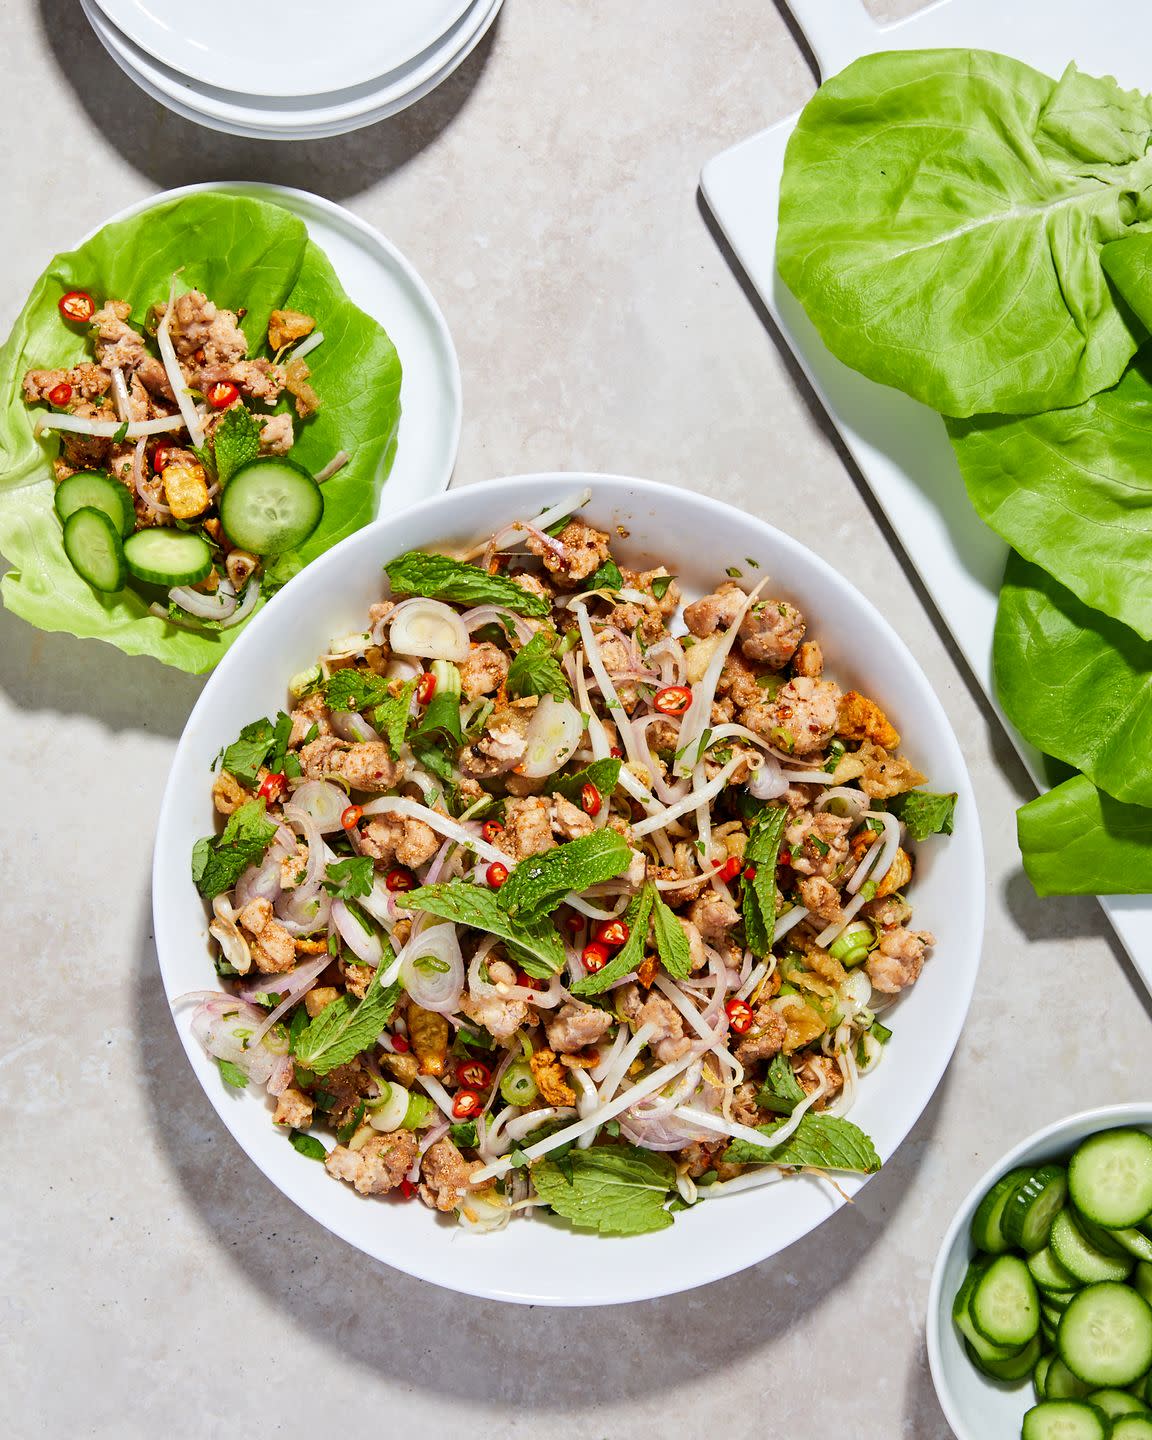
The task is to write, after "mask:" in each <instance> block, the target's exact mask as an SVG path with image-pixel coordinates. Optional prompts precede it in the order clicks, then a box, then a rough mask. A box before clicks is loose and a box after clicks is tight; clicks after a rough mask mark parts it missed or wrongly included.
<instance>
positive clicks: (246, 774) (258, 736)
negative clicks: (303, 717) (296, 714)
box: [220, 710, 292, 785]
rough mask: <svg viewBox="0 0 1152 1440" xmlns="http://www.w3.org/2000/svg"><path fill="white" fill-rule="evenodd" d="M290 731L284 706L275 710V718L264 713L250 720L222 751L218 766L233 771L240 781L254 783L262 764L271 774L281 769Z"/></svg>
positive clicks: (230, 772)
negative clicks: (260, 717) (258, 717)
mask: <svg viewBox="0 0 1152 1440" xmlns="http://www.w3.org/2000/svg"><path fill="white" fill-rule="evenodd" d="M291 734H292V718H291V716H289V715H285V713H284V712H283V710H281V711H279V712H278V713H277V716H276V720H275V722H273V721H271V720H269V719H267V717H265V718H263V719H260V720H253V721H252V723H251V725H245V726H244V728H243V730H241V731H240V735H239V737H238V738H237V739H235V740H233V742H232V744H231V745H229V746H228V748H227V750H225V751H224V755H223V758H222V760H221V762H220V767H221V769H223V770H227V771H228V773H229V774H230V775H235V777H236V779H237V780H239V781H240V783H241V784H242V785H254V784H255V783H256V776H257V774H258V773H259V771H260V768H261V766H263V765H265V764H266V765H267V766H268V769H269V770H271V771H272V772H273V773H274V774H277V773H279V772H280V771H281V770H282V768H283V766H284V757H285V754H286V752H287V750H288V740H289V737H290V736H291Z"/></svg>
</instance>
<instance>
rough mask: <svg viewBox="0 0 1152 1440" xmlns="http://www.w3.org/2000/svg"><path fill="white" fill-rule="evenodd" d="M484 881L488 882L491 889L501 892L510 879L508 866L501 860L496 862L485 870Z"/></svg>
mask: <svg viewBox="0 0 1152 1440" xmlns="http://www.w3.org/2000/svg"><path fill="white" fill-rule="evenodd" d="M484 879H485V880H486V881H487V882H488V887H489V889H491V890H499V889H500V887H501V885H503V884H504V882H505V880H507V879H508V866H507V865H502V864H501V863H500V861H499V860H494V861H493V862H492V864H491V865H489V866H488V869H487V870H485V872H484Z"/></svg>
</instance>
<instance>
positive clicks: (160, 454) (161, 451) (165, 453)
mask: <svg viewBox="0 0 1152 1440" xmlns="http://www.w3.org/2000/svg"><path fill="white" fill-rule="evenodd" d="M171 457H172V447H171V445H157V446H156V449H155V450H153V452H152V469H153V472H154V473H155V474H157V475H159V474H160V473H161V472H162V471H163V469H164V467H165V465H167V464H168V461H169V460H170V459H171Z"/></svg>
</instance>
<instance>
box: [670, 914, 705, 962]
mask: <svg viewBox="0 0 1152 1440" xmlns="http://www.w3.org/2000/svg"><path fill="white" fill-rule="evenodd" d="M676 919H677V920H678V921H679V922H680V928H681V930H683V931H684V935H685V938H686V939H687V941H688V958H689V959H690V960H691V962H692V969H693V970H703V969H704V967H705V965H707V964H708V954H707V951H706V950H705V949H704V937H703V935H701V934H700V931H699V930H698V929H697V928H696V926H695V925H694V924H693V923H692V921H691V920H685V919H684V917H683V916H682V915H677V917H676Z"/></svg>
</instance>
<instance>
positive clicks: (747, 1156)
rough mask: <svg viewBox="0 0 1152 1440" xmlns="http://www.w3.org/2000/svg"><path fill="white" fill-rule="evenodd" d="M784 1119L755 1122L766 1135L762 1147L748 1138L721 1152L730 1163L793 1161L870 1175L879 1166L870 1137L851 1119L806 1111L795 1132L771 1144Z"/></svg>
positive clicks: (817, 1167) (798, 1164) (766, 1163)
mask: <svg viewBox="0 0 1152 1440" xmlns="http://www.w3.org/2000/svg"><path fill="white" fill-rule="evenodd" d="M785 1124H787V1121H784V1120H779V1121H776V1122H774V1123H773V1124H771V1125H757V1127H756V1128H757V1130H759V1131H760V1132H761V1134H762V1135H764V1137H765V1142H764V1147H763V1148H761V1147H760V1146H758V1145H752V1144H750V1143H749V1142H748V1141H747V1140H733V1141H732V1143H731V1145H729V1146H728V1148H727V1150H725V1152H724V1157H723V1158H724V1161H725V1162H726V1163H727V1164H729V1165H795V1166H807V1167H808V1168H809V1169H813V1170H849V1171H854V1172H856V1173H857V1174H861V1175H873V1174H875V1173H876V1171H877V1170H879V1169H880V1157H879V1155H877V1153H876V1148H875V1146H874V1145H873V1144H872V1141H871V1140H870V1139H869V1138H868V1136H867V1135H865V1133H864V1131H863V1130H861V1129H860V1127H859V1126H858V1125H853V1123H852V1121H851V1120H842V1119H841V1118H840V1117H839V1116H838V1115H813V1114H811V1113H809V1114H806V1115H805V1116H804V1117H803V1118H802V1119H801V1121H800V1124H799V1125H798V1126H797V1128H796V1132H795V1134H794V1135H792V1136H791V1137H790V1138H789V1139H787V1140H785V1141H784V1143H783V1145H777V1146H776V1147H775V1148H773V1146H772V1134H773V1132H774V1131H776V1130H779V1129H780V1127H781V1126H782V1125H785Z"/></svg>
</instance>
